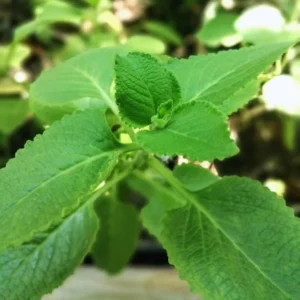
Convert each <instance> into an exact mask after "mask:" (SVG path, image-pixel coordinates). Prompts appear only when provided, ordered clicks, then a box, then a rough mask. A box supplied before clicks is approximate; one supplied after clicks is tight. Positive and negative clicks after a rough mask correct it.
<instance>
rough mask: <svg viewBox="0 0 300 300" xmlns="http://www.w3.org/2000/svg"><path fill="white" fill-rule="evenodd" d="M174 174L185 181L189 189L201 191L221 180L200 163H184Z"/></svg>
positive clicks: (184, 183)
mask: <svg viewBox="0 0 300 300" xmlns="http://www.w3.org/2000/svg"><path fill="white" fill-rule="evenodd" d="M173 174H174V176H175V177H176V178H177V179H178V180H179V181H181V182H182V183H183V185H184V186H185V187H186V189H188V190H189V191H192V192H196V191H200V190H202V189H204V188H206V187H208V186H210V185H211V184H213V183H215V182H216V181H218V180H219V178H218V177H217V176H216V175H214V174H213V173H212V172H210V171H209V170H207V169H204V168H203V167H201V166H199V165H194V164H183V165H181V166H178V167H176V168H175V170H174V171H173Z"/></svg>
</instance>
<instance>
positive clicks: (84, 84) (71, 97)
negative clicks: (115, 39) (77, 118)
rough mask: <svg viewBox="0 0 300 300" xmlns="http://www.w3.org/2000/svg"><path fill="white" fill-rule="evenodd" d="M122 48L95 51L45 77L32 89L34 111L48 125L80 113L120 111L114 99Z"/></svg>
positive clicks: (45, 74)
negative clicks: (88, 109)
mask: <svg viewBox="0 0 300 300" xmlns="http://www.w3.org/2000/svg"><path fill="white" fill-rule="evenodd" d="M122 52H123V50H121V49H119V48H105V49H95V50H91V51H89V52H86V53H84V54H81V55H78V56H76V57H74V58H72V59H70V60H68V61H66V62H65V63H62V64H60V65H58V66H57V67H55V68H53V69H51V70H49V71H46V72H44V73H42V75H41V76H40V77H39V78H38V79H37V80H36V81H35V82H34V83H33V85H32V86H31V89H30V101H31V105H32V108H33V111H34V112H35V113H36V114H37V116H38V117H39V118H40V119H41V120H43V121H44V122H46V123H51V122H53V121H54V120H57V119H60V118H61V117H62V116H63V115H65V114H68V113H72V112H73V111H74V110H76V109H82V108H86V107H92V106H100V107H107V106H108V107H110V108H111V109H112V110H113V111H114V112H117V110H118V108H117V106H116V104H115V102H114V101H113V100H112V98H111V96H110V88H111V85H112V81H113V79H114V69H113V66H114V61H115V56H116V53H122Z"/></svg>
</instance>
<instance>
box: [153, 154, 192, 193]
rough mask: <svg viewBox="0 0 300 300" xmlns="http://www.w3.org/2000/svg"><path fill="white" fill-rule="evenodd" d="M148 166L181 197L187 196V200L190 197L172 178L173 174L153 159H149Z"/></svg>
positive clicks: (181, 185) (175, 179) (176, 180)
mask: <svg viewBox="0 0 300 300" xmlns="http://www.w3.org/2000/svg"><path fill="white" fill-rule="evenodd" d="M149 165H150V166H151V167H152V168H154V169H155V170H156V171H158V172H159V173H160V174H161V175H162V176H163V177H164V178H165V179H166V180H167V181H168V182H169V183H170V184H171V185H172V186H173V187H174V188H175V189H176V190H177V191H178V192H179V193H180V194H181V195H182V196H184V197H186V196H187V197H188V198H189V197H190V195H189V193H188V192H187V191H186V190H185V187H184V186H183V184H182V183H181V182H180V181H179V180H178V179H177V178H176V177H174V175H173V173H172V172H171V171H170V170H169V169H168V168H166V167H165V166H164V165H163V164H162V163H161V162H159V161H158V160H157V159H156V158H155V157H153V156H151V157H150V161H149Z"/></svg>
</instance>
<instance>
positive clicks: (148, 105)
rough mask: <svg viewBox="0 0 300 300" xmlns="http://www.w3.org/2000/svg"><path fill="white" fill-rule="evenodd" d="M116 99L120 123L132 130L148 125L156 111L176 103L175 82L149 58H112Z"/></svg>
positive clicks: (134, 55) (176, 90) (135, 55)
mask: <svg viewBox="0 0 300 300" xmlns="http://www.w3.org/2000/svg"><path fill="white" fill-rule="evenodd" d="M115 70H116V99H117V103H118V106H119V109H120V113H121V115H122V117H123V119H124V120H125V121H126V122H127V123H129V124H131V125H132V126H134V127H144V126H147V125H149V124H151V117H153V116H154V115H156V113H157V110H158V107H159V106H160V105H161V104H163V103H166V102H167V101H169V100H172V101H173V103H174V104H175V103H178V102H179V101H180V99H179V97H180V93H179V91H180V89H179V86H178V83H177V81H176V79H174V78H173V75H172V74H171V73H169V71H167V70H166V69H165V68H164V67H163V66H162V65H160V64H159V63H158V61H157V60H156V59H155V58H154V57H152V56H151V55H149V54H143V53H138V52H133V53H129V54H128V55H127V56H126V57H121V56H117V57H116V66H115Z"/></svg>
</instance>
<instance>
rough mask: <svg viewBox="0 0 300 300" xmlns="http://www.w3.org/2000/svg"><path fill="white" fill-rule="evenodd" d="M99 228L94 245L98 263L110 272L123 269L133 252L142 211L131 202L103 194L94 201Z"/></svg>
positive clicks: (93, 250) (94, 253)
mask: <svg viewBox="0 0 300 300" xmlns="http://www.w3.org/2000/svg"><path fill="white" fill-rule="evenodd" d="M95 210H96V213H97V215H98V217H99V221H100V229H99V231H98V234H97V238H96V242H95V244H94V246H93V249H92V257H93V259H94V261H95V263H96V264H97V266H98V267H100V268H102V269H104V270H106V271H107V272H108V273H110V274H116V273H118V272H120V271H121V270H122V269H123V268H124V267H125V266H126V265H127V263H128V262H129V260H130V258H131V256H132V255H133V253H134V251H135V249H136V245H137V241H138V237H139V233H140V224H139V215H138V211H137V209H136V208H135V207H134V206H133V205H130V204H125V203H122V202H121V201H119V199H117V198H116V197H115V195H109V196H103V197H101V198H100V199H98V201H96V203H95Z"/></svg>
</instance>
